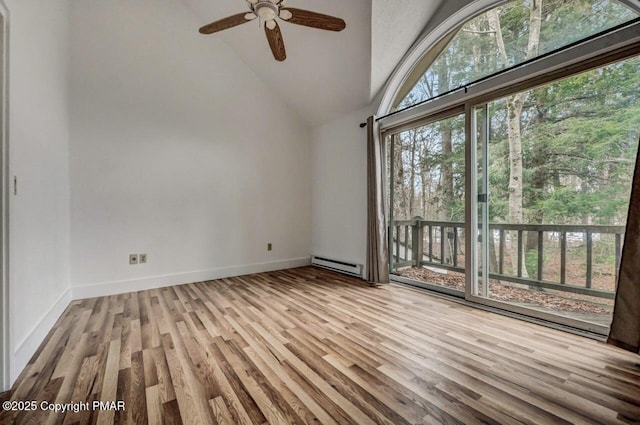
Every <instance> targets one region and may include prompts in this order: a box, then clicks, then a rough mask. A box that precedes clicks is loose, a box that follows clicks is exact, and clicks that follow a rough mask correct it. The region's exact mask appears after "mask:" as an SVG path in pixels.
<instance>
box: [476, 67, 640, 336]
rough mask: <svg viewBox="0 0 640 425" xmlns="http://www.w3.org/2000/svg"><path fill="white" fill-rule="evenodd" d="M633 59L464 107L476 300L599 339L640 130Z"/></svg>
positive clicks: (639, 74)
mask: <svg viewBox="0 0 640 425" xmlns="http://www.w3.org/2000/svg"><path fill="white" fill-rule="evenodd" d="M638 88H640V59H639V58H632V59H627V60H625V61H623V62H619V63H615V64H611V65H608V66H605V67H601V68H598V69H595V70H591V71H588V72H584V73H582V74H578V75H575V76H572V77H569V78H566V79H563V80H559V81H555V82H552V83H550V84H546V85H543V86H540V87H536V88H533V89H530V90H527V91H524V92H519V93H513V94H511V95H509V96H507V97H503V98H499V99H495V100H492V101H490V102H487V103H484V104H481V105H478V106H476V107H474V108H473V114H472V117H471V118H472V121H473V122H472V128H473V132H472V133H473V134H472V145H473V151H474V153H475V156H476V158H475V167H476V171H475V173H476V179H475V182H474V186H476V187H475V188H474V191H476V192H477V197H476V198H477V204H476V205H477V208H475V212H474V213H475V214H477V216H476V220H477V224H478V242H477V246H476V252H477V256H476V260H477V261H476V265H477V267H476V269H477V270H476V273H475V274H476V276H475V281H474V282H473V283H474V284H473V285H472V288H470V295H471V298H473V299H474V300H476V301H479V302H483V303H485V304H490V305H494V306H499V307H501V308H506V309H510V310H515V311H518V312H522V313H525V314H529V315H533V316H538V317H543V318H550V319H552V320H554V321H559V322H562V323H565V324H568V325H572V326H577V327H580V328H584V329H588V330H593V331H602V330H603V329H606V327H607V326H608V325H609V323H610V321H611V313H612V308H613V297H614V293H615V283H616V276H617V272H618V265H619V262H620V255H621V250H622V241H623V236H624V231H625V228H624V226H625V223H626V215H627V210H628V206H629V195H630V191H631V181H632V177H633V165H634V163H635V158H636V155H637V150H638V136H639V131H640V114H639V112H640V94H639V91H638Z"/></svg>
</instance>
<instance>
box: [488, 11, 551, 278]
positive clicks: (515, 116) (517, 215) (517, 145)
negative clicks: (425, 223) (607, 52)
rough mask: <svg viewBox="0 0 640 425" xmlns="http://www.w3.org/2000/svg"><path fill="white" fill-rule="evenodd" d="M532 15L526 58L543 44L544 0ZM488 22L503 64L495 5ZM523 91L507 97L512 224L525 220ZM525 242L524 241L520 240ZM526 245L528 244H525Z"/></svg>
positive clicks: (513, 254)
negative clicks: (541, 29) (522, 124)
mask: <svg viewBox="0 0 640 425" xmlns="http://www.w3.org/2000/svg"><path fill="white" fill-rule="evenodd" d="M530 10H531V12H530V16H529V41H528V44H527V59H529V58H532V57H534V56H537V54H538V48H539V45H540V26H541V22H542V0H532V2H531V8H530ZM487 17H488V20H489V26H490V27H491V29H492V31H495V34H496V43H497V44H498V49H499V51H500V57H501V59H502V61H503V66H507V65H509V62H508V60H509V59H508V56H507V50H506V47H505V44H504V37H503V35H502V27H501V26H500V16H499V15H498V11H497V10H496V9H494V10H491V11H489V12H488V13H487ZM523 101H524V94H523V93H518V94H515V95H513V96H509V97H508V98H507V114H508V123H509V221H510V222H511V223H512V224H521V223H522V222H523V221H524V212H523V187H522V183H523V182H522V178H523V161H522V129H521V128H520V127H521V126H520V122H521V117H522V103H523ZM511 233H512V234H511V241H512V244H511V265H512V267H513V272H514V273H515V272H516V270H517V269H518V244H517V243H513V241H517V240H518V239H517V234H515V232H511ZM520 242H521V243H524V241H520ZM525 246H526V244H525ZM521 266H522V275H523V277H528V276H529V274H528V272H527V268H526V265H525V256H524V255H523V256H522V262H521Z"/></svg>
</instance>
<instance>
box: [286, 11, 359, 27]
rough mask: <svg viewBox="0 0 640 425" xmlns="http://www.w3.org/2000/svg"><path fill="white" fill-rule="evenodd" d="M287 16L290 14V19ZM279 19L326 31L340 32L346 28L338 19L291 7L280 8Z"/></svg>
mask: <svg viewBox="0 0 640 425" xmlns="http://www.w3.org/2000/svg"><path fill="white" fill-rule="evenodd" d="M283 12H285V13H283ZM287 12H288V13H287ZM289 14H291V17H289ZM283 15H284V16H283ZM280 17H281V18H282V19H284V20H285V21H287V22H291V23H292V24H296V25H304V26H305V27H312V28H319V29H321V30H328V31H342V30H343V29H345V28H346V26H347V24H346V23H345V22H344V20H342V19H340V18H336V17H334V16H329V15H323V14H322V13H316V12H311V11H308V10H302V9H296V8H293V7H287V8H284V7H283V8H281V9H280ZM287 18H288V19H287Z"/></svg>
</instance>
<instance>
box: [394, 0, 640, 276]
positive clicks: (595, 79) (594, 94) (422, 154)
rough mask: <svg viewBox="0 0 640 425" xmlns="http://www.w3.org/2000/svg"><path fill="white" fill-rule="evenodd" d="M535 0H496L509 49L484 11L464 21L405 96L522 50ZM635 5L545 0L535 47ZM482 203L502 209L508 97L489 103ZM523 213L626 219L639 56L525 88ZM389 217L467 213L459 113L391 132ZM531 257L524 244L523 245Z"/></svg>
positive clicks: (594, 28)
mask: <svg viewBox="0 0 640 425" xmlns="http://www.w3.org/2000/svg"><path fill="white" fill-rule="evenodd" d="M530 4H531V0H515V1H511V2H508V3H505V4H503V5H501V6H499V7H498V8H496V9H494V10H495V11H496V12H497V14H498V16H499V20H500V28H501V30H502V36H503V40H504V42H505V47H506V51H507V61H506V63H503V62H504V61H503V59H502V58H501V56H500V54H499V49H498V47H497V42H496V41H497V38H496V33H495V28H492V25H491V22H490V19H489V18H488V15H487V14H482V15H480V16H478V17H476V18H474V19H472V20H471V21H469V22H468V23H467V24H465V25H464V26H463V27H462V28H461V29H460V31H459V32H458V33H457V35H456V36H455V37H454V39H453V40H452V42H451V43H450V44H449V46H447V47H446V48H445V49H444V50H443V52H442V53H441V54H440V55H439V56H438V57H437V59H436V60H435V61H434V62H433V63H432V65H431V67H430V68H429V69H428V70H427V72H426V73H425V74H424V76H423V77H422V79H421V80H420V81H419V83H418V85H417V86H416V87H415V88H414V90H413V91H411V93H409V95H408V96H407V98H406V99H404V101H403V102H402V104H401V106H408V105H412V104H415V103H416V102H419V101H421V100H424V99H427V98H430V97H432V96H434V95H436V94H440V93H443V92H445V91H448V90H451V89H454V88H456V87H459V86H460V85H464V84H466V83H467V82H469V81H472V80H475V79H477V78H479V77H482V76H486V75H489V74H491V73H492V72H495V71H497V70H499V69H503V68H504V67H507V66H511V65H513V64H517V63H520V62H522V61H523V60H525V59H526V54H527V44H528V38H529V14H530V9H529V8H530ZM635 17H637V14H636V13H635V12H633V11H631V9H629V8H627V7H625V6H623V5H621V4H620V3H618V2H617V1H614V0H543V12H542V25H541V34H540V40H539V41H540V47H539V49H538V51H539V53H544V52H548V51H551V50H554V49H557V48H558V47H561V46H564V45H566V44H568V43H571V42H573V41H576V40H578V39H581V38H584V37H585V36H588V35H591V34H595V33H597V32H600V31H602V30H604V29H606V28H610V27H612V26H614V25H617V24H619V23H621V22H625V21H628V20H630V19H633V18H635ZM488 112H489V122H490V128H489V144H490V146H489V154H490V155H489V169H488V175H489V187H490V197H489V200H490V203H489V214H490V221H492V222H508V221H509V216H510V214H509V196H510V192H509V187H508V185H509V177H510V172H511V170H510V165H509V126H508V107H507V102H506V99H500V100H496V101H494V102H492V103H490V104H489V109H488ZM520 121H521V122H520V124H521V134H520V137H521V141H522V158H523V166H524V170H523V184H522V187H523V199H524V202H523V207H524V212H525V217H524V221H525V222H527V223H540V224H543V223H547V224H550V223H555V224H585V223H586V224H602V225H621V224H624V222H625V220H626V214H627V206H628V200H629V189H630V185H629V183H630V181H631V178H632V173H633V169H634V163H635V158H636V154H637V150H638V139H639V138H640V58H633V59H629V60H625V61H623V62H619V63H615V64H611V65H608V66H606V67H603V68H600V69H596V70H593V71H589V72H585V73H582V74H579V75H576V76H572V77H570V78H565V79H563V80H560V81H556V82H553V83H551V84H548V85H545V86H542V87H538V88H535V89H533V90H530V91H528V92H527V93H526V94H524V96H523V107H522V113H521V116H520ZM395 150H396V153H397V156H398V159H397V161H398V162H397V164H396V176H394V179H395V180H394V186H395V189H396V193H395V201H394V211H395V212H396V218H399V217H402V218H410V217H411V216H413V215H421V216H423V217H425V218H428V219H438V220H451V221H462V220H464V216H465V214H464V209H465V204H464V191H465V173H464V169H465V163H464V160H465V134H464V119H463V117H462V116H458V117H454V118H450V119H446V120H442V121H439V122H437V123H433V124H429V125H426V126H423V127H420V128H416V129H412V130H409V131H406V132H404V133H402V134H401V135H400V137H399V138H398V140H397V141H396V146H395ZM526 261H527V268H528V269H529V270H535V267H534V268H533V269H531V268H530V266H529V262H530V261H533V260H531V254H529V253H528V254H527V260H526Z"/></svg>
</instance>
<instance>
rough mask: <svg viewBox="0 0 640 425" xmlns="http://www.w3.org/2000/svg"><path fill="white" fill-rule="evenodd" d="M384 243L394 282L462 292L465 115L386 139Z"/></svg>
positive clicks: (445, 119) (421, 126)
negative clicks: (386, 232) (387, 202)
mask: <svg viewBox="0 0 640 425" xmlns="http://www.w3.org/2000/svg"><path fill="white" fill-rule="evenodd" d="M386 142H387V170H388V175H387V178H388V181H389V193H388V199H389V200H390V205H389V223H390V226H389V235H390V238H389V245H390V267H391V272H392V274H393V275H394V276H395V277H396V278H397V279H400V280H407V281H411V283H414V284H415V283H418V284H420V285H421V286H427V287H430V288H432V289H433V288H435V289H440V290H444V291H445V292H449V293H455V294H457V295H460V296H462V295H463V293H464V290H465V275H464V271H465V115H464V114H458V115H455V116H451V117H448V118H444V119H439V120H437V121H433V122H430V123H428V124H423V125H420V126H416V127H414V128H410V129H408V130H405V131H402V132H399V133H396V134H393V135H391V136H388V137H387V140H386Z"/></svg>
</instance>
